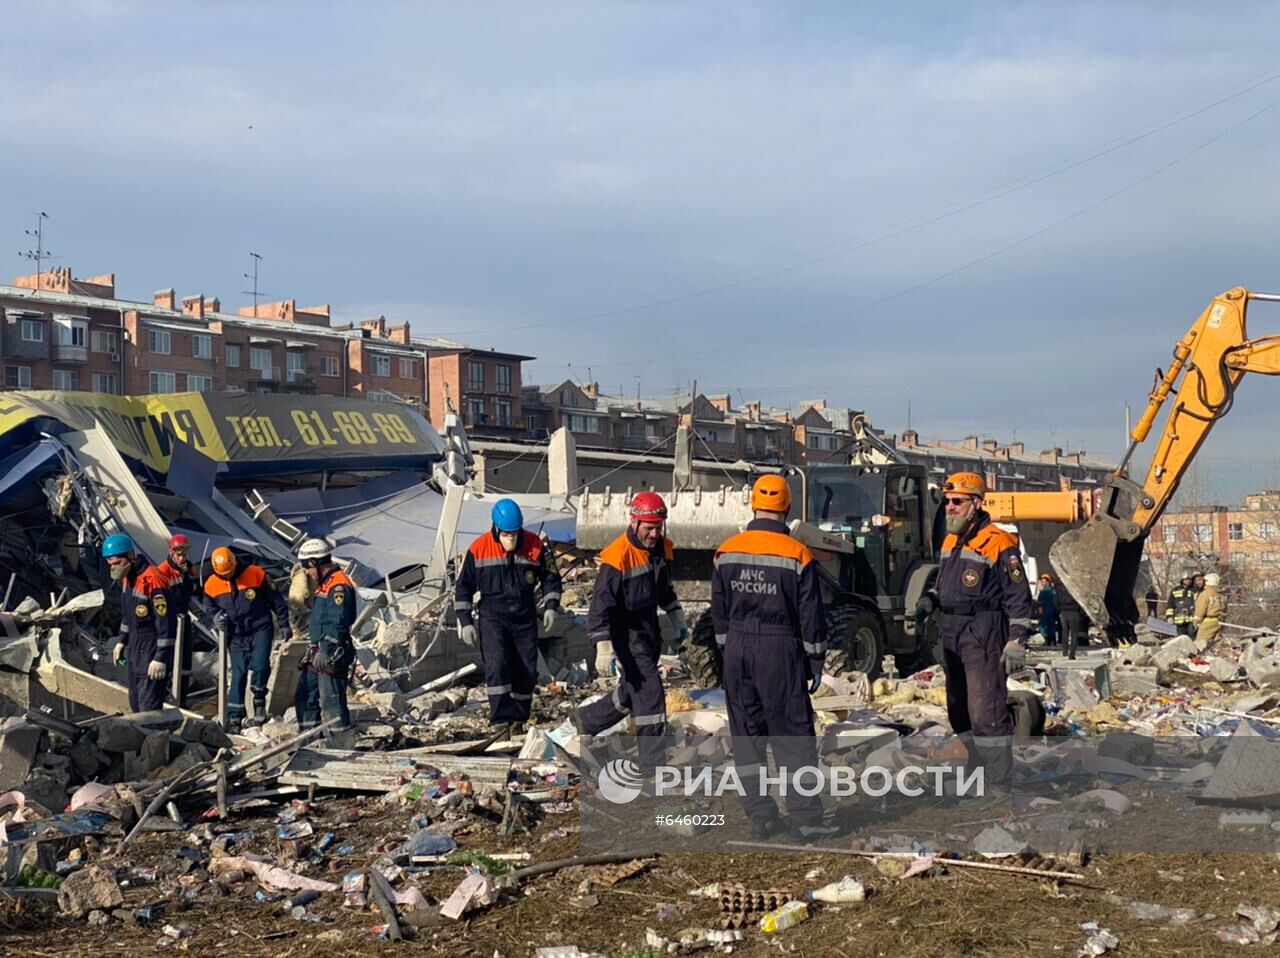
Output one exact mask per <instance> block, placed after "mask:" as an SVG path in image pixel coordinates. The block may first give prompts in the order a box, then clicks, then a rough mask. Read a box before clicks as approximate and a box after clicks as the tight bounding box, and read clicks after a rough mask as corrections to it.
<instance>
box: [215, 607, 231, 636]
mask: <svg viewBox="0 0 1280 958" xmlns="http://www.w3.org/2000/svg"><path fill="white" fill-rule="evenodd" d="M230 624H231V616H229V615H227V613H225V612H218V613H217V614H215V615H214V617H213V627H214V628H215V629H217V630H218V631H219V632H225V631H227V626H229V625H230Z"/></svg>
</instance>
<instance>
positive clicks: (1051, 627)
mask: <svg viewBox="0 0 1280 958" xmlns="http://www.w3.org/2000/svg"><path fill="white" fill-rule="evenodd" d="M1040 634H1041V635H1043V636H1044V644H1045V645H1057V644H1058V613H1056V612H1054V613H1051V614H1048V615H1045V616H1044V617H1042V618H1041V619H1040Z"/></svg>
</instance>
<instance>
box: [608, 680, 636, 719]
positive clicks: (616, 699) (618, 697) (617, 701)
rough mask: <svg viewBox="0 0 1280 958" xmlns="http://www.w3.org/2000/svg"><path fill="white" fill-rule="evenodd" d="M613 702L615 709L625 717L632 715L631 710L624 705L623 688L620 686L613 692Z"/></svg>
mask: <svg viewBox="0 0 1280 958" xmlns="http://www.w3.org/2000/svg"><path fill="white" fill-rule="evenodd" d="M612 701H613V707H614V708H615V709H617V710H618V711H619V712H621V713H622V714H623V715H630V714H631V709H629V708H627V707H626V706H625V705H623V704H622V686H618V687H617V688H616V689H614V690H613V698H612Z"/></svg>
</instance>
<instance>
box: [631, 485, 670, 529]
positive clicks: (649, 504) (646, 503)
mask: <svg viewBox="0 0 1280 958" xmlns="http://www.w3.org/2000/svg"><path fill="white" fill-rule="evenodd" d="M631 519H632V521H633V522H655V523H656V522H666V521H667V504H666V503H665V502H663V501H662V496H660V495H658V494H657V493H656V492H638V493H636V497H635V498H634V499H632V500H631Z"/></svg>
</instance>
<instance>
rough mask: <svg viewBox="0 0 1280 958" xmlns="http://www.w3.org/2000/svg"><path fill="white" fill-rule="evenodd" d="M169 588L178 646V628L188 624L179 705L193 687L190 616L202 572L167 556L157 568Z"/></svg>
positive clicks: (191, 565)
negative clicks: (179, 563)
mask: <svg viewBox="0 0 1280 958" xmlns="http://www.w3.org/2000/svg"><path fill="white" fill-rule="evenodd" d="M155 568H156V571H157V572H159V573H160V575H162V576H163V577H164V579H165V582H166V583H167V584H168V586H169V604H170V605H171V606H172V607H173V624H174V633H173V636H174V642H175V644H176V642H177V638H178V627H179V625H180V624H181V623H183V622H185V623H186V626H185V628H186V637H185V640H184V641H183V643H182V684H181V686H180V687H181V690H182V699H181V701H179V702H178V704H179V705H184V704H186V700H187V692H188V691H189V690H190V687H191V651H192V647H193V646H194V644H195V641H194V640H195V636H194V635H193V634H192V632H191V619H190V616H189V613H190V610H191V597H192V596H194V595H195V592H196V588H197V586H199V585H200V571H199V569H197V568H196V564H195V563H194V562H192V561H190V560H188V561H187V562H185V563H183V565H182V566H175V565H174V564H173V556H166V557H165V560H164V561H163V562H161V563H160V564H159V565H158V566H156V567H155Z"/></svg>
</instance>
